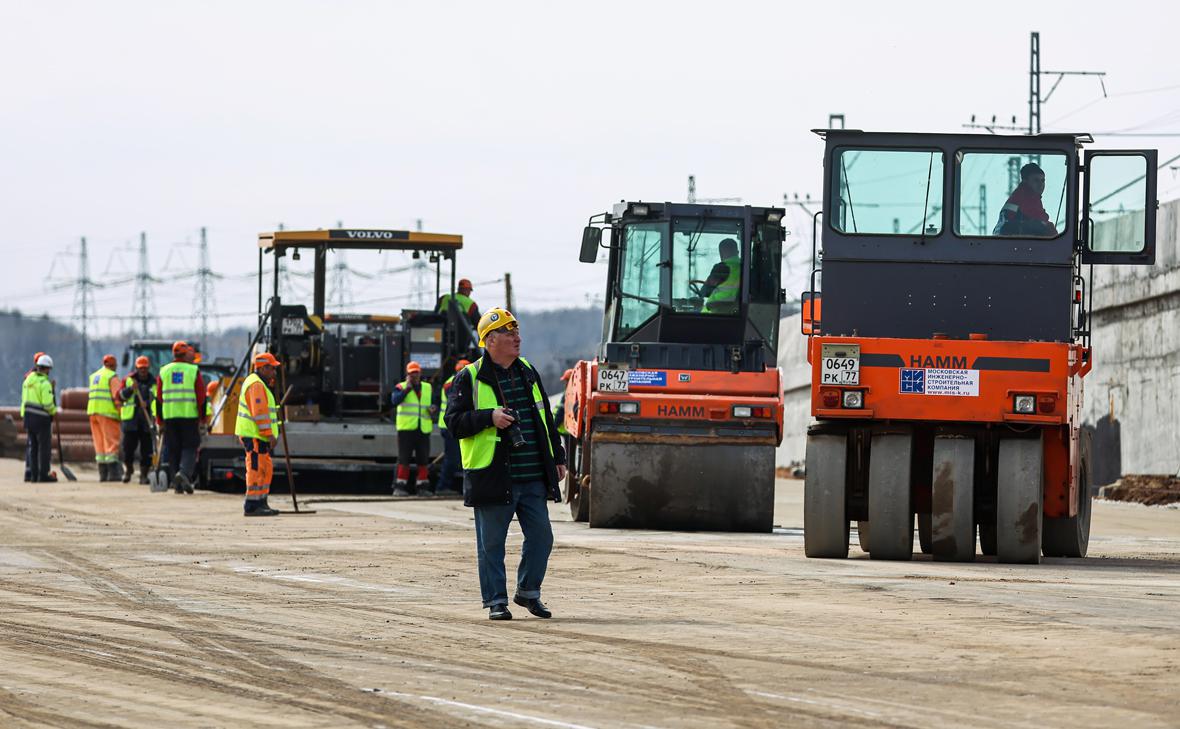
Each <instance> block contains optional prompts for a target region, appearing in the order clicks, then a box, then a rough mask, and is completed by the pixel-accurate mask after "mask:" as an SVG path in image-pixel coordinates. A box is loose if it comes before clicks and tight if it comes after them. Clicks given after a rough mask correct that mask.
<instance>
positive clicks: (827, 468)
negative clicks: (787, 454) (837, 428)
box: [803, 434, 849, 559]
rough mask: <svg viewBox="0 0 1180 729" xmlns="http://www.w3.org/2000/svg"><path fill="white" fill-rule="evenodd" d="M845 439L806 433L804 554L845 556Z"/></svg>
mask: <svg viewBox="0 0 1180 729" xmlns="http://www.w3.org/2000/svg"><path fill="white" fill-rule="evenodd" d="M847 462H848V439H847V437H846V436H843V435H827V434H817V435H809V436H807V475H806V476H805V477H804V481H803V553H804V554H806V555H807V556H808V557H828V558H836V559H844V558H845V557H847V556H848V532H849V529H848V516H847V514H846V512H845V509H844V484H845V477H846V473H847V471H846V466H847Z"/></svg>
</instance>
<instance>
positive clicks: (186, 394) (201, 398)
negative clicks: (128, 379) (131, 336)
mask: <svg viewBox="0 0 1180 729" xmlns="http://www.w3.org/2000/svg"><path fill="white" fill-rule="evenodd" d="M195 355H196V350H194V349H193V348H192V347H190V346H189V345H188V343H187V342H183V341H179V342H174V343H173V344H172V361H171V362H169V363H168V364H166V365H164V366H163V367H161V368H160V376H159V378H157V384H158V390H159V393H160V395H159V398H158V399H157V410H156V418H157V422H158V423H160V425H161V426H163V428H164V449H163V455H166V456H167V457H168V464H167V465H168V478H169V483H170V485H171V486H172V488H173V489H175V490H176V493H178V494H180V493H186V494H191V493H193V479H195V478H196V467H197V448H199V447H200V445H201V424H202V423H204V422H205V383H203V382H201V374H200V370H198V369H197V366H196V365H195V364H193V359H194V358H195Z"/></svg>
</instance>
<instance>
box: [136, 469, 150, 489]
mask: <svg viewBox="0 0 1180 729" xmlns="http://www.w3.org/2000/svg"><path fill="white" fill-rule="evenodd" d="M139 482H140V483H141V484H143V485H144V486H146V485H148V484H149V483H151V479H149V478H148V469H147V468H146V467H143V468H140V469H139Z"/></svg>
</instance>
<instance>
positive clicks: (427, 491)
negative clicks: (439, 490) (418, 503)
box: [418, 489, 435, 496]
mask: <svg viewBox="0 0 1180 729" xmlns="http://www.w3.org/2000/svg"><path fill="white" fill-rule="evenodd" d="M418 495H419V496H434V495H435V493H434V489H418Z"/></svg>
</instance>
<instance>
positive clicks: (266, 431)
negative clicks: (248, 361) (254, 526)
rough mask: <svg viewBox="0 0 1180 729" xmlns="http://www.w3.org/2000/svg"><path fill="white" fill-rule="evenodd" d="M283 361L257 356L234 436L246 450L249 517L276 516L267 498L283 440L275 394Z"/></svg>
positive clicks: (265, 354) (240, 398)
mask: <svg viewBox="0 0 1180 729" xmlns="http://www.w3.org/2000/svg"><path fill="white" fill-rule="evenodd" d="M279 366H280V363H279V360H278V359H277V358H276V357H275V356H274V355H273V354H271V353H270V352H262V353H260V354H256V355H254V372H253V373H251V374H250V376H249V377H247V378H246V381H245V382H243V383H242V394H241V395H239V396H238V417H237V420H236V421H235V423H234V435H236V436H238V439H239V440H241V441H242V448H244V449H245V450H246V503H245V506H244V513H245V515H246V516H275V515H277V514H278V513H279V512H278V511H276V510H274V509H272V508H270V505H269V504H267V503H266V497H267V496H268V495H269V494H270V482H271V479H272V478H273V477H274V463H273V461H272V460H271V453H273V452H274V447H275V444H276V443H278V439H279V428H280V427H282V424H281V423H280V422H279V408H278V405H277V404H276V403H275V395H274V392H273V391H272V390H271V387H273V386H274V382H275V368H276V367H279Z"/></svg>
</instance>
